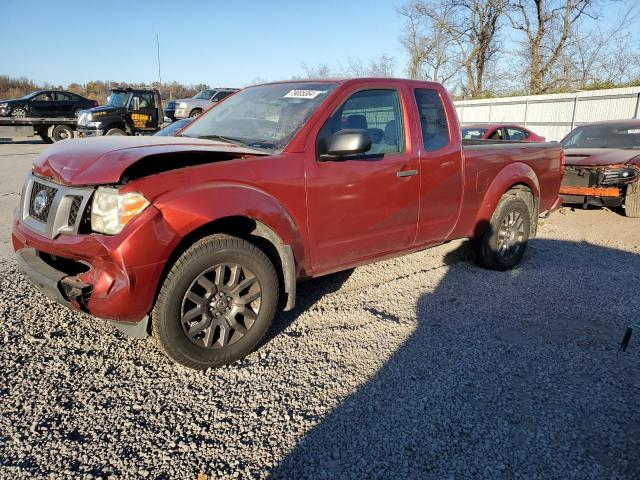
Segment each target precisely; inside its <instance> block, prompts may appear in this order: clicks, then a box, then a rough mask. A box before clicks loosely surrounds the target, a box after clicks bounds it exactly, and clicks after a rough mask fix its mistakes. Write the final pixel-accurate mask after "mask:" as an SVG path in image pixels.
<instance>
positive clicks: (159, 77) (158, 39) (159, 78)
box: [156, 33, 162, 86]
mask: <svg viewBox="0 0 640 480" xmlns="http://www.w3.org/2000/svg"><path fill="white" fill-rule="evenodd" d="M156 46H157V47H158V80H159V82H160V86H162V75H161V74H160V37H159V36H158V34H157V33H156Z"/></svg>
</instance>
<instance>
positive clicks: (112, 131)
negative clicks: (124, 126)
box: [105, 128, 126, 137]
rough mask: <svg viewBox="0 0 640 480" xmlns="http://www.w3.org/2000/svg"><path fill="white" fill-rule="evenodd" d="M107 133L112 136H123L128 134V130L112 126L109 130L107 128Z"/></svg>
mask: <svg viewBox="0 0 640 480" xmlns="http://www.w3.org/2000/svg"><path fill="white" fill-rule="evenodd" d="M105 135H108V136H110V137H111V136H114V135H118V136H121V135H126V132H125V131H124V130H121V129H119V128H110V129H109V130H107V133H106V134H105Z"/></svg>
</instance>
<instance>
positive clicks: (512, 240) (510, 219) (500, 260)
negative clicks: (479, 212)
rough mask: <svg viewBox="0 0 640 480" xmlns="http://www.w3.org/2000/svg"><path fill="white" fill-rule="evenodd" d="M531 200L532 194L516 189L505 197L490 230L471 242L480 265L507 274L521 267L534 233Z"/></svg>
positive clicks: (497, 208) (493, 216)
mask: <svg viewBox="0 0 640 480" xmlns="http://www.w3.org/2000/svg"><path fill="white" fill-rule="evenodd" d="M531 200H532V198H531V194H530V193H529V192H526V191H523V190H516V189H513V190H509V191H508V192H507V193H505V194H504V195H503V196H502V198H501V199H500V201H499V202H498V205H497V206H496V209H495V211H494V212H493V215H492V216H491V221H490V223H489V228H487V230H486V231H485V232H484V234H483V235H482V236H480V237H478V238H475V239H473V240H472V241H471V244H472V249H473V254H474V257H475V260H476V262H477V263H478V265H480V266H481V267H484V268H488V269H491V270H498V271H505V270H509V269H511V268H513V267H515V266H516V265H518V264H519V263H520V261H521V260H522V257H523V256H524V253H525V251H526V249H527V242H528V241H529V237H530V235H531V232H532V228H531V219H532V212H531Z"/></svg>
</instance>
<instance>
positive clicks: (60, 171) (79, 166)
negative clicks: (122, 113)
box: [33, 136, 265, 186]
mask: <svg viewBox="0 0 640 480" xmlns="http://www.w3.org/2000/svg"><path fill="white" fill-rule="evenodd" d="M194 151H197V152H204V153H206V152H211V153H216V152H225V153H237V154H238V156H241V155H245V154H250V155H265V153H264V152H262V151H259V150H254V149H252V148H245V147H239V146H236V145H231V144H228V143H224V142H213V141H210V140H203V139H195V138H185V137H160V136H158V137H155V136H153V137H151V136H140V137H120V136H112V137H97V138H86V139H73V140H64V141H62V142H58V143H55V144H53V145H52V146H51V147H49V148H47V149H46V150H44V151H43V152H42V153H41V154H40V155H39V156H38V158H36V160H35V161H34V163H33V172H34V173H35V174H36V175H39V176H41V177H46V178H50V179H52V180H53V181H55V182H58V183H62V184H65V185H71V186H81V185H101V184H102V185H103V184H115V183H118V182H119V181H120V178H121V176H122V173H123V172H124V171H125V170H126V169H127V167H129V166H131V165H133V164H134V163H136V162H137V161H138V160H141V159H142V158H145V157H148V156H150V155H158V154H165V153H174V154H175V153H180V152H194Z"/></svg>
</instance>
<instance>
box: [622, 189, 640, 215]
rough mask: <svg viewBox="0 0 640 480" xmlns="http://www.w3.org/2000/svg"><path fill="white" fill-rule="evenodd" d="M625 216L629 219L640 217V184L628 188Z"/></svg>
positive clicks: (625, 198) (625, 200) (625, 199)
mask: <svg viewBox="0 0 640 480" xmlns="http://www.w3.org/2000/svg"><path fill="white" fill-rule="evenodd" d="M624 214H625V215H626V216H627V217H631V218H639V217H640V182H636V183H632V184H631V185H628V186H627V193H626V195H625V196H624Z"/></svg>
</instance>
